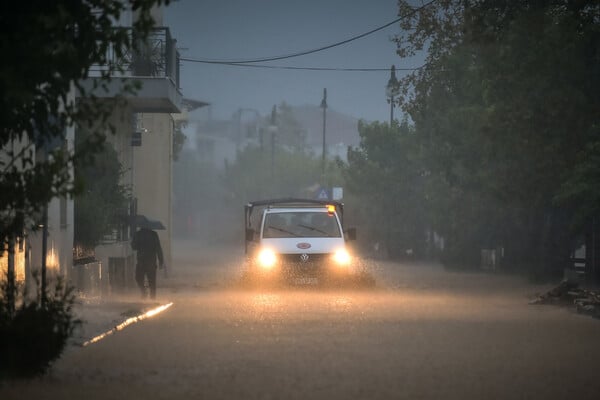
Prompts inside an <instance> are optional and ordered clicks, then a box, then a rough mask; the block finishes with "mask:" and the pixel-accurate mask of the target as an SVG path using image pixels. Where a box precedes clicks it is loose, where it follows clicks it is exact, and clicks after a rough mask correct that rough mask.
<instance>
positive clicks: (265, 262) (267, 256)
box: [257, 249, 277, 269]
mask: <svg viewBox="0 0 600 400" xmlns="http://www.w3.org/2000/svg"><path fill="white" fill-rule="evenodd" d="M257 261H258V265H260V266H261V267H262V268H265V269H271V268H273V266H274V265H275V263H276V262H277V255H275V252H274V251H273V250H271V249H262V250H261V251H260V252H259V253H258V258H257Z"/></svg>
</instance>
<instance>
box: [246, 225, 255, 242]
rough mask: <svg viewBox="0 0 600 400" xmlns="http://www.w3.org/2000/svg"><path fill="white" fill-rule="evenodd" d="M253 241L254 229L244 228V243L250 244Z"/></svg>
mask: <svg viewBox="0 0 600 400" xmlns="http://www.w3.org/2000/svg"><path fill="white" fill-rule="evenodd" d="M253 240H254V229H252V228H246V241H247V242H251V241H253Z"/></svg>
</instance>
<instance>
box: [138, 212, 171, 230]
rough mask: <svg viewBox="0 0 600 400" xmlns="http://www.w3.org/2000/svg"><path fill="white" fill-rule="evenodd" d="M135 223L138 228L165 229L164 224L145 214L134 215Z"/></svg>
mask: <svg viewBox="0 0 600 400" xmlns="http://www.w3.org/2000/svg"><path fill="white" fill-rule="evenodd" d="M135 224H136V225H137V226H139V227H140V228H148V229H152V230H165V229H167V228H165V226H164V225H163V223H162V222H160V221H159V220H157V219H151V218H148V217H146V216H145V215H142V214H138V215H136V216H135Z"/></svg>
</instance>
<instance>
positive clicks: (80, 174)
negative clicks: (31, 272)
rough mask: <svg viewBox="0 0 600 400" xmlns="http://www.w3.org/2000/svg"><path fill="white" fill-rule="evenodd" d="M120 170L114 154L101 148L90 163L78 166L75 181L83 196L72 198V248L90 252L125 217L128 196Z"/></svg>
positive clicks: (110, 147)
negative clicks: (73, 211) (73, 212)
mask: <svg viewBox="0 0 600 400" xmlns="http://www.w3.org/2000/svg"><path fill="white" fill-rule="evenodd" d="M121 175H122V167H121V164H120V162H119V158H118V156H117V153H116V151H115V150H114V148H113V147H112V146H110V145H105V146H103V148H102V150H101V151H99V152H98V153H96V154H95V155H94V157H93V159H92V161H91V162H90V163H85V164H82V165H77V166H76V168H75V181H76V182H80V183H81V184H82V186H83V192H82V193H81V194H80V195H78V196H76V197H75V218H74V220H75V227H74V228H75V230H74V244H75V246H76V247H81V248H83V249H93V248H94V247H95V246H96V245H97V244H98V243H99V242H100V241H101V239H102V238H103V236H104V235H106V234H107V233H109V232H110V230H111V229H113V228H115V227H117V226H118V225H119V223H123V222H124V220H123V217H124V216H125V215H127V204H128V198H129V193H128V190H127V188H126V187H125V186H123V185H122V184H121V183H120V180H121Z"/></svg>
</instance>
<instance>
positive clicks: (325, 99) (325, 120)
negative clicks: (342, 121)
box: [321, 89, 327, 183]
mask: <svg viewBox="0 0 600 400" xmlns="http://www.w3.org/2000/svg"><path fill="white" fill-rule="evenodd" d="M321 108H322V109H323V151H322V154H321V157H322V160H321V177H322V178H321V179H322V180H324V179H325V153H326V150H325V128H326V126H327V89H323V100H321ZM321 183H324V182H321Z"/></svg>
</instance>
